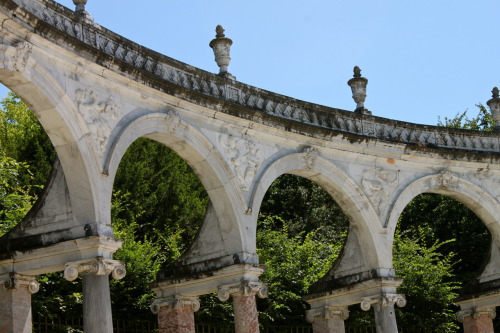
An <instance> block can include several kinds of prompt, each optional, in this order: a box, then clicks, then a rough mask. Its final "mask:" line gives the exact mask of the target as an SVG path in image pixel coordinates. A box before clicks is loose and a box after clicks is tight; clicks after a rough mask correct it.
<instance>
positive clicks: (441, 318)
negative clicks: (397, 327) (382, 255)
mask: <svg viewBox="0 0 500 333" xmlns="http://www.w3.org/2000/svg"><path fill="white" fill-rule="evenodd" d="M426 233H427V230H424V229H421V230H420V231H419V234H420V235H419V237H416V238H409V237H403V236H402V235H401V234H400V233H399V232H398V233H396V235H395V241H394V267H395V269H396V271H397V273H398V276H399V277H401V278H403V283H402V284H401V286H400V287H399V292H401V293H403V294H405V295H406V300H407V305H406V306H405V307H404V308H402V309H397V311H398V321H399V322H400V323H402V326H403V327H422V328H424V327H425V329H426V330H427V331H429V332H437V333H439V332H442V333H445V332H455V331H456V329H457V328H458V326H457V325H456V323H455V316H454V313H455V311H456V310H457V309H456V306H455V305H454V303H453V300H454V299H455V298H456V297H457V296H458V294H457V290H458V289H459V288H460V283H459V282H455V281H453V266H454V265H455V263H456V260H455V253H453V252H447V253H446V254H441V253H440V251H442V248H443V246H445V245H449V244H451V243H454V240H448V241H445V242H439V241H434V243H433V244H432V245H430V246H429V245H428V244H426V242H425V241H424V240H425V239H428V235H427V234H426Z"/></svg>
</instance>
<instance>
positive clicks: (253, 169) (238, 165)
mask: <svg viewBox="0 0 500 333" xmlns="http://www.w3.org/2000/svg"><path fill="white" fill-rule="evenodd" d="M219 141H220V143H221V146H222V147H223V151H224V155H225V156H226V157H227V158H228V159H229V160H230V161H231V166H232V169H233V171H234V174H235V176H236V179H237V181H238V184H239V185H240V188H241V189H242V190H243V191H248V190H249V187H250V184H251V183H252V181H253V178H254V177H255V174H256V173H257V170H258V169H259V167H260V164H261V162H262V158H261V157H260V156H259V155H260V154H259V149H258V147H257V145H256V144H255V142H253V141H248V140H245V139H240V138H237V137H235V136H234V135H232V134H229V135H227V134H221V135H220V137H219Z"/></svg>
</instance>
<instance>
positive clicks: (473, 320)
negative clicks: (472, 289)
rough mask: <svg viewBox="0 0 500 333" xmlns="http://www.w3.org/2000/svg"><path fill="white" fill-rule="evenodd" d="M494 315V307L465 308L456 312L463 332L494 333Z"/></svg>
mask: <svg viewBox="0 0 500 333" xmlns="http://www.w3.org/2000/svg"><path fill="white" fill-rule="evenodd" d="M495 317H496V311H495V307H482V308H475V309H467V310H462V311H460V312H458V313H457V319H458V321H459V322H461V323H462V324H463V326H464V333H494V330H493V319H495Z"/></svg>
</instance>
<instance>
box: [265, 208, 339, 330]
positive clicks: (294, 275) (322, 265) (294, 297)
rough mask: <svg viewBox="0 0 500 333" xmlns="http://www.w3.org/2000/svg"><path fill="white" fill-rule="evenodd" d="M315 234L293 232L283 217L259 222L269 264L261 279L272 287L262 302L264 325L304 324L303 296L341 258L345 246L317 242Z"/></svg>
mask: <svg viewBox="0 0 500 333" xmlns="http://www.w3.org/2000/svg"><path fill="white" fill-rule="evenodd" d="M319 231H320V230H315V231H311V232H300V233H295V232H290V230H289V228H288V223H287V222H286V221H285V220H283V219H282V218H280V217H269V216H267V217H263V218H262V219H261V220H260V221H259V229H258V231H257V246H258V250H257V252H258V255H259V259H260V261H261V262H262V263H263V264H264V265H266V267H267V268H266V270H265V272H264V274H263V275H262V276H261V277H260V280H262V281H264V282H267V283H268V285H269V293H270V297H269V298H267V299H264V300H262V301H261V306H260V310H261V312H260V316H261V319H262V322H264V323H265V322H274V323H278V324H289V325H290V324H303V323H304V322H305V321H304V315H305V310H306V306H305V303H304V302H303V301H302V299H301V296H303V295H305V294H306V293H307V289H308V288H309V286H310V285H311V284H312V283H313V282H315V281H316V280H318V279H319V278H320V277H322V276H323V275H324V274H325V273H326V272H327V271H328V270H329V269H330V267H331V266H332V264H333V261H334V260H335V259H336V258H337V256H338V255H339V252H340V250H341V248H342V243H341V242H337V243H336V244H330V243H327V242H324V241H320V240H317V239H316V238H317V237H316V234H317V233H318V232H319Z"/></svg>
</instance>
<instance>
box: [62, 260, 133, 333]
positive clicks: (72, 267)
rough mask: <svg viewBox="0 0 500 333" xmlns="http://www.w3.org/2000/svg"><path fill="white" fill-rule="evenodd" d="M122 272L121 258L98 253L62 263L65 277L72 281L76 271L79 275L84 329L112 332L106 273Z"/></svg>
mask: <svg viewBox="0 0 500 333" xmlns="http://www.w3.org/2000/svg"><path fill="white" fill-rule="evenodd" d="M125 273H126V271H125V266H124V265H123V264H122V263H121V262H119V261H117V260H111V259H104V258H102V257H97V258H94V259H89V260H82V261H78V262H72V263H67V264H65V267H64V277H65V278H66V280H69V281H73V280H75V279H76V278H77V277H78V276H79V275H81V276H82V282H83V330H84V331H85V332H92V333H113V320H112V315H111V295H110V292H109V274H112V275H113V278H115V279H121V278H123V277H124V276H125Z"/></svg>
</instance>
